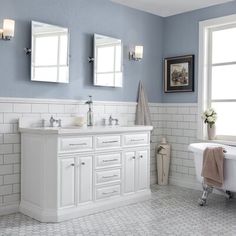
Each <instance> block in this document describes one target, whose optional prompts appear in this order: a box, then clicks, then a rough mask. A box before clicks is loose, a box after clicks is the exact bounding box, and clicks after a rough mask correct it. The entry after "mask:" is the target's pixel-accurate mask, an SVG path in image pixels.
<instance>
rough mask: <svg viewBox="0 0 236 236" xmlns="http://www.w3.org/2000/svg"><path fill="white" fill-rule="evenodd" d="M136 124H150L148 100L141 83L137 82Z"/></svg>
mask: <svg viewBox="0 0 236 236" xmlns="http://www.w3.org/2000/svg"><path fill="white" fill-rule="evenodd" d="M135 124H136V125H152V121H151V115H150V111H149V107H148V100H147V97H146V95H145V92H144V88H143V84H142V82H141V81H140V82H139V92H138V104H137V109H136V118H135Z"/></svg>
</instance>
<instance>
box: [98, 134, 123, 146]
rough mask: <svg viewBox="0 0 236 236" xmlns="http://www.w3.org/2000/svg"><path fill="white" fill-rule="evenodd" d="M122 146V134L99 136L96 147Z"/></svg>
mask: <svg viewBox="0 0 236 236" xmlns="http://www.w3.org/2000/svg"><path fill="white" fill-rule="evenodd" d="M111 147H120V136H119V135H116V136H97V137H96V148H111Z"/></svg>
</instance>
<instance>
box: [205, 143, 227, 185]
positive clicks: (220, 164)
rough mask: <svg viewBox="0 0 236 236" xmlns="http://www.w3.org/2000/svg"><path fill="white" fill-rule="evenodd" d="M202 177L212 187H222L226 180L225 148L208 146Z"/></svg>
mask: <svg viewBox="0 0 236 236" xmlns="http://www.w3.org/2000/svg"><path fill="white" fill-rule="evenodd" d="M202 177H204V183H205V184H207V185H209V186H212V187H222V185H223V182H224V149H223V148H222V147H214V148H206V149H205V150H204V153H203V163H202Z"/></svg>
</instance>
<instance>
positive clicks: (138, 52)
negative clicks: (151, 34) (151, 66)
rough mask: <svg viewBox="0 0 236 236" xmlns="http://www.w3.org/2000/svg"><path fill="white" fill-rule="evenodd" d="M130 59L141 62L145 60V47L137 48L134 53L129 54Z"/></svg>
mask: <svg viewBox="0 0 236 236" xmlns="http://www.w3.org/2000/svg"><path fill="white" fill-rule="evenodd" d="M129 59H130V60H134V61H141V60H142V59H143V46H135V48H134V52H129Z"/></svg>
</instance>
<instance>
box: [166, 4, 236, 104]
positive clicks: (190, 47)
mask: <svg viewBox="0 0 236 236" xmlns="http://www.w3.org/2000/svg"><path fill="white" fill-rule="evenodd" d="M235 13H236V1H233V2H230V3H226V4H222V5H218V6H214V7H209V8H204V9H201V10H196V11H192V12H188V13H184V14H180V15H176V16H172V17H168V18H165V20H164V25H163V29H164V40H163V42H164V43H163V57H172V56H179V55H185V54H195V92H194V93H173V94H164V93H163V96H162V101H163V102H175V103H178V102H185V103H189V102H197V78H198V36H199V33H198V30H199V28H198V27H199V24H198V23H199V21H203V20H207V19H210V18H215V17H220V16H225V15H230V14H235Z"/></svg>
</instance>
